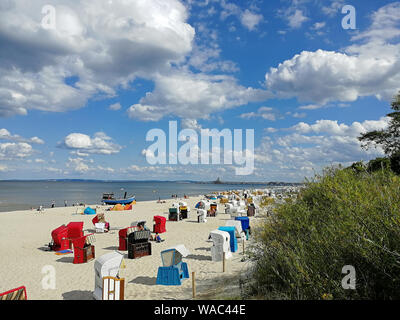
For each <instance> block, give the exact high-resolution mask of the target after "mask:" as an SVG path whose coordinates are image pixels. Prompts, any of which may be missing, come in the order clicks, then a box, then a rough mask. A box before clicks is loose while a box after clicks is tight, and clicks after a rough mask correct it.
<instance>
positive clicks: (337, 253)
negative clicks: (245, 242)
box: [249, 168, 400, 299]
mask: <svg viewBox="0 0 400 320" xmlns="http://www.w3.org/2000/svg"><path fill="white" fill-rule="evenodd" d="M255 239H256V242H255V244H254V246H253V247H252V249H251V250H250V252H251V253H250V254H249V255H250V258H251V259H252V260H253V261H254V270H253V273H252V277H253V280H254V281H252V283H254V285H253V287H252V295H254V296H258V297H259V296H262V297H264V298H265V299H399V298H400V179H399V177H397V176H395V175H394V174H393V173H391V172H390V171H389V172H387V171H386V172H385V171H377V172H374V173H368V172H365V173H356V172H354V171H351V170H341V169H333V168H330V169H326V170H325V172H324V174H323V175H322V176H316V177H315V178H314V181H307V182H306V187H305V188H304V189H303V190H302V191H301V192H300V194H299V197H298V199H297V200H296V201H293V202H288V203H285V204H282V205H278V206H277V207H276V209H275V212H274V215H273V217H269V218H268V219H265V221H264V222H263V223H262V224H261V226H259V227H258V228H257V229H256V230H255ZM345 265H352V266H354V268H355V270H356V290H345V289H343V288H342V279H343V277H345V274H342V268H343V266H345Z"/></svg>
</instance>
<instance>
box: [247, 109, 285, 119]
mask: <svg viewBox="0 0 400 320" xmlns="http://www.w3.org/2000/svg"><path fill="white" fill-rule="evenodd" d="M240 117H241V118H242V119H251V118H262V119H264V120H270V121H275V120H276V118H277V113H276V111H274V109H273V108H270V107H261V108H259V109H258V110H257V112H249V113H243V114H241V115H240Z"/></svg>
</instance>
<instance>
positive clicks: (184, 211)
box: [179, 202, 190, 219]
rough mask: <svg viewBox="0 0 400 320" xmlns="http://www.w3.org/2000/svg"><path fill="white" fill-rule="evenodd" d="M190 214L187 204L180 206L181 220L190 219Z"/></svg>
mask: <svg viewBox="0 0 400 320" xmlns="http://www.w3.org/2000/svg"><path fill="white" fill-rule="evenodd" d="M185 203H186V202H185ZM189 212H190V208H189V207H188V206H187V204H186V205H180V206H179V216H180V218H181V219H188V218H189Z"/></svg>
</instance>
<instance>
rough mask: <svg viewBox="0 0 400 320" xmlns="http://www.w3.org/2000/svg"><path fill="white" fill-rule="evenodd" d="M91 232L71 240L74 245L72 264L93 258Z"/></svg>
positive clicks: (92, 237) (93, 239)
mask: <svg viewBox="0 0 400 320" xmlns="http://www.w3.org/2000/svg"><path fill="white" fill-rule="evenodd" d="M94 241H95V238H94V236H93V233H91V234H88V235H86V236H82V237H79V238H75V239H73V240H72V244H73V245H74V264H79V263H85V262H88V261H90V260H93V259H94V258H95V254H94V245H93V244H92V243H93V242H94Z"/></svg>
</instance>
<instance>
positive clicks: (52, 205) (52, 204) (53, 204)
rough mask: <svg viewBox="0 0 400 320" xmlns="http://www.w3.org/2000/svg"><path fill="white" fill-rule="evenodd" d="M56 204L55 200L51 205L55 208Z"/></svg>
mask: <svg viewBox="0 0 400 320" xmlns="http://www.w3.org/2000/svg"><path fill="white" fill-rule="evenodd" d="M55 206H56V204H55V203H54V200H53V201H52V203H51V207H52V208H54V207H55Z"/></svg>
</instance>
